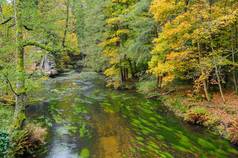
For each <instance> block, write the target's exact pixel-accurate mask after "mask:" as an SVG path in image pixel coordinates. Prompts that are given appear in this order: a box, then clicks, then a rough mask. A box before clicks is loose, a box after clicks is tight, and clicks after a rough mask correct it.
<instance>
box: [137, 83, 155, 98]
mask: <svg viewBox="0 0 238 158" xmlns="http://www.w3.org/2000/svg"><path fill="white" fill-rule="evenodd" d="M156 84H157V83H156V81H155V80H148V81H140V82H139V83H138V84H137V91H138V92H140V93H143V94H146V95H150V93H153V92H154V91H155V87H156Z"/></svg>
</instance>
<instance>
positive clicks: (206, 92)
mask: <svg viewBox="0 0 238 158" xmlns="http://www.w3.org/2000/svg"><path fill="white" fill-rule="evenodd" d="M197 46H198V52H199V56H198V63H199V65H200V63H201V48H200V43H198V45H197ZM200 71H201V75H204V76H205V75H206V73H205V72H204V68H200ZM206 80H207V79H206V78H204V79H203V80H202V84H203V91H204V94H205V97H206V99H207V101H210V97H209V93H208V87H207V81H206Z"/></svg>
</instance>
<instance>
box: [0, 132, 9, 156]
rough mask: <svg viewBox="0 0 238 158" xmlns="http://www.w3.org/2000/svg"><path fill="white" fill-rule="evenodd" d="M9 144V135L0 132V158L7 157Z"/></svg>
mask: <svg viewBox="0 0 238 158" xmlns="http://www.w3.org/2000/svg"><path fill="white" fill-rule="evenodd" d="M9 142H10V140H9V135H8V134H7V133H5V132H0V157H3V158H4V157H5V156H6V155H7V150H8V147H9Z"/></svg>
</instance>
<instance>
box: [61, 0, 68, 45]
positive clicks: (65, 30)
mask: <svg viewBox="0 0 238 158" xmlns="http://www.w3.org/2000/svg"><path fill="white" fill-rule="evenodd" d="M65 3H66V19H65V28H64V37H63V40H62V47H65V42H66V37H67V31H68V27H69V6H70V0H66V2H65Z"/></svg>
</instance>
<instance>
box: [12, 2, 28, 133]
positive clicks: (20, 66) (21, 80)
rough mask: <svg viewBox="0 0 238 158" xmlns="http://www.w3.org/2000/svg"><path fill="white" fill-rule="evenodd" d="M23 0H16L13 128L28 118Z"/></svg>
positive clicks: (16, 127)
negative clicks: (15, 70) (23, 44)
mask: <svg viewBox="0 0 238 158" xmlns="http://www.w3.org/2000/svg"><path fill="white" fill-rule="evenodd" d="M21 2H22V1H21V0H14V13H15V28H16V43H17V48H16V55H17V85H16V88H17V95H16V96H15V97H16V106H15V113H14V119H13V129H21V128H22V127H23V122H24V120H25V118H26V115H25V103H26V88H25V68H24V48H23V46H22V45H21V42H22V41H23V33H22V19H21V15H22V13H21Z"/></svg>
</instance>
